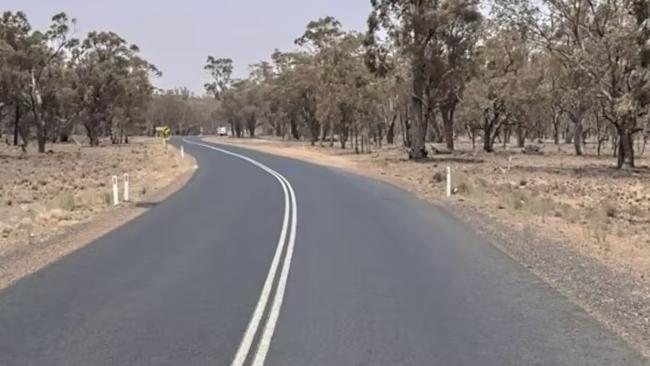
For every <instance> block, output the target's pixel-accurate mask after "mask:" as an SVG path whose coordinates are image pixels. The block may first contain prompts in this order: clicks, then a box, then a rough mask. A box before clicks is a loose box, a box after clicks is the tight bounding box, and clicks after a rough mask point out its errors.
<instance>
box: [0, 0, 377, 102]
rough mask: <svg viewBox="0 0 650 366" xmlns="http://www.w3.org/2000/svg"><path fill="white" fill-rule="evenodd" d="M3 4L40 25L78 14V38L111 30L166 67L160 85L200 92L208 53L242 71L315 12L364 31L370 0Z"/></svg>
mask: <svg viewBox="0 0 650 366" xmlns="http://www.w3.org/2000/svg"><path fill="white" fill-rule="evenodd" d="M0 10H1V11H4V10H12V11H16V10H23V11H25V12H26V13H27V15H28V17H29V19H30V22H31V23H32V25H33V26H34V27H35V28H39V29H42V28H45V27H46V26H47V25H48V24H49V20H50V18H51V17H52V15H54V14H55V13H57V12H60V11H64V12H66V13H67V14H68V15H69V16H70V17H74V18H77V21H78V23H77V33H78V34H77V36H78V37H81V36H83V35H85V33H86V32H88V31H91V30H112V31H115V32H116V33H118V34H119V35H121V36H122V37H123V38H125V39H126V40H127V41H128V42H131V43H135V44H137V45H138V46H140V48H141V50H142V54H143V55H144V57H145V58H146V59H147V60H148V61H150V62H152V63H154V64H155V65H156V66H158V68H160V69H161V70H162V71H163V77H162V78H160V79H158V80H156V81H155V84H156V85H157V86H159V87H161V88H172V87H180V86H187V87H189V88H190V89H192V90H193V91H195V92H197V93H203V84H204V82H205V81H207V78H208V76H207V74H206V73H205V72H204V71H203V65H204V62H205V58H206V56H207V55H213V56H215V57H230V58H232V59H233V60H234V62H235V67H236V69H235V74H236V75H235V76H237V77H243V76H246V75H247V74H248V65H250V64H253V63H256V62H258V61H259V60H263V59H268V58H269V56H270V54H271V53H272V52H273V50H274V49H275V48H279V49H281V50H290V49H293V48H294V47H295V46H294V45H293V40H294V39H295V38H298V37H299V36H300V35H302V32H303V30H304V29H305V26H306V25H307V22H309V21H310V20H312V19H317V18H319V17H322V16H326V15H332V16H334V17H336V18H337V19H339V21H341V22H342V23H343V27H344V28H345V29H348V30H352V29H355V30H365V28H366V19H367V17H368V13H369V11H370V0H249V1H244V0H239V1H238V0H212V1H208V0H182V1H151V0H104V1H97V0H85V1H84V0H0Z"/></svg>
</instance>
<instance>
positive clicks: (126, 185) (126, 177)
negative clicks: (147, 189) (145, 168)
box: [124, 174, 129, 202]
mask: <svg viewBox="0 0 650 366" xmlns="http://www.w3.org/2000/svg"><path fill="white" fill-rule="evenodd" d="M124 202H129V174H124Z"/></svg>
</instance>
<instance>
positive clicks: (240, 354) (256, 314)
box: [183, 139, 298, 366]
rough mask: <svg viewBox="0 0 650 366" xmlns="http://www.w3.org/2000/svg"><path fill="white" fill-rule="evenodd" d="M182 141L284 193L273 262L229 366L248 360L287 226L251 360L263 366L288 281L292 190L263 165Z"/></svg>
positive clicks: (292, 239)
mask: <svg viewBox="0 0 650 366" xmlns="http://www.w3.org/2000/svg"><path fill="white" fill-rule="evenodd" d="M183 141H185V142H186V143H188V144H192V145H196V146H201V147H205V148H208V149H212V150H215V151H219V152H221V153H224V154H226V155H230V156H233V157H236V158H239V159H242V160H244V161H247V162H249V163H251V164H253V165H255V166H257V167H258V168H260V169H262V170H264V171H265V172H267V173H269V174H270V175H272V176H273V177H275V178H276V179H277V180H278V182H280V185H281V186H282V190H283V191H284V220H283V223H282V231H281V233H280V239H279V240H278V245H277V248H276V250H275V254H274V256H273V261H272V262H271V268H270V269H269V273H268V274H267V276H266V280H265V281H264V286H263V287H262V293H261V294H260V297H259V300H258V301H257V304H256V306H255V310H254V311H253V315H252V317H251V320H250V322H249V323H248V327H247V328H246V332H245V333H244V337H243V338H242V341H241V343H240V344H239V348H238V349H237V353H236V354H235V358H234V359H233V361H232V363H231V364H230V365H231V366H243V365H244V362H246V359H247V358H248V355H249V354H250V349H251V346H252V344H253V340H254V339H255V335H256V334H257V332H258V329H259V326H260V322H261V320H262V317H263V315H264V310H265V309H266V306H267V303H268V300H269V296H270V295H271V290H272V288H273V281H274V279H275V278H276V276H277V272H278V266H279V263H280V261H281V257H282V252H283V251H284V247H285V242H286V237H287V230H288V227H289V225H291V231H290V235H289V241H288V244H287V245H288V246H287V251H286V255H285V259H284V262H283V264H282V270H281V272H280V279H279V280H278V285H277V288H276V291H275V295H274V296H273V302H272V305H271V310H270V312H269V316H268V319H267V321H266V324H265V326H264V329H263V332H262V335H261V337H260V340H259V344H258V347H257V351H256V353H255V358H254V359H253V365H254V366H263V365H264V362H265V360H266V356H267V354H268V351H269V348H270V346H271V340H272V338H273V334H274V332H275V326H276V324H277V321H278V318H279V316H280V310H281V308H282V302H283V300H284V293H285V291H286V287H287V281H288V277H289V269H290V268H291V259H292V257H293V248H294V246H295V241H296V227H297V225H296V224H297V216H298V215H297V207H296V206H297V204H296V195H295V192H294V190H293V187H292V186H291V183H289V181H288V180H287V179H286V178H285V177H283V176H282V175H281V174H280V173H278V172H276V171H275V170H273V169H271V168H269V167H267V166H266V165H264V164H262V163H260V162H258V161H255V160H253V159H251V158H249V157H246V156H243V155H240V154H236V153H233V152H231V151H228V150H224V149H220V148H218V147H214V146H211V145H206V144H202V143H197V142H193V141H190V140H187V139H183ZM289 205H291V207H290V206H289ZM289 211H291V217H289Z"/></svg>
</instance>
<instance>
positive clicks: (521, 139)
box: [517, 122, 528, 148]
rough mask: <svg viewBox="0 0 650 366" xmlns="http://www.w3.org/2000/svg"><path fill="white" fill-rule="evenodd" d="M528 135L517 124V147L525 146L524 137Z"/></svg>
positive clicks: (519, 124)
mask: <svg viewBox="0 0 650 366" xmlns="http://www.w3.org/2000/svg"><path fill="white" fill-rule="evenodd" d="M527 135H528V133H527V131H526V129H525V128H524V126H522V123H521V122H520V123H517V147H520V148H523V147H525V146H526V137H527Z"/></svg>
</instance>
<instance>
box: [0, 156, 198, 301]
mask: <svg viewBox="0 0 650 366" xmlns="http://www.w3.org/2000/svg"><path fill="white" fill-rule="evenodd" d="M166 153H167V154H169V156H175V155H180V153H179V151H178V150H177V149H176V148H175V147H172V146H169V147H168V148H166ZM196 164H197V163H196V160H195V159H194V158H193V157H192V156H190V155H189V154H185V158H184V159H183V160H182V161H181V160H180V159H177V160H176V162H175V166H177V168H174V169H170V170H169V171H167V172H164V173H162V174H163V175H165V177H164V179H162V180H160V181H159V182H158V183H157V185H156V188H155V189H151V187H152V186H148V187H149V191H147V192H146V194H138V193H137V192H136V188H140V189H141V190H142V192H143V193H144V192H145V187H140V185H139V184H138V183H137V182H135V181H133V178H131V182H132V184H133V186H134V188H133V189H132V190H131V191H132V196H134V198H133V199H132V201H131V202H129V203H125V202H122V203H121V204H120V205H119V206H117V207H102V208H98V209H92V210H88V211H87V212H85V213H84V214H85V215H87V216H86V219H85V220H83V221H81V222H78V223H72V224H67V225H65V226H58V227H56V229H55V230H54V231H53V232H52V233H51V234H50V235H47V233H44V235H43V238H42V239H41V238H40V237H36V238H35V237H34V235H33V234H31V235H30V238H29V241H28V242H26V243H25V244H22V245H16V247H15V248H13V249H12V250H10V251H6V253H4V255H2V256H0V259H1V260H2V263H1V264H0V290H2V289H4V288H7V287H9V286H10V285H11V284H12V283H14V282H15V281H17V280H19V279H21V278H23V277H25V276H28V275H30V274H33V273H35V272H37V271H38V270H40V269H42V268H44V267H45V266H47V265H48V264H50V263H53V262H56V261H58V260H60V259H61V258H63V257H65V256H67V255H69V254H71V253H73V252H74V251H76V250H78V249H80V248H83V247H85V246H87V245H88V244H90V243H92V242H94V241H95V240H97V239H98V238H100V237H102V236H104V235H106V234H107V233H109V232H111V231H113V230H115V229H117V228H118V227H120V226H122V225H124V224H126V223H128V222H129V221H131V220H133V219H135V218H137V217H138V216H140V215H142V214H143V213H145V212H147V211H148V210H149V209H151V208H152V207H154V206H156V205H157V204H158V203H160V202H162V201H164V200H166V199H167V198H168V197H170V196H171V195H172V194H174V193H176V192H177V191H179V190H180V189H182V188H183V187H184V186H185V184H187V183H188V182H189V181H190V179H191V178H192V177H193V176H194V173H195V172H196V168H197V165H196ZM158 184H160V185H159V186H158ZM107 189H108V188H104V190H107ZM120 189H122V187H121V186H120ZM121 194H122V193H121V192H120V195H121Z"/></svg>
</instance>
